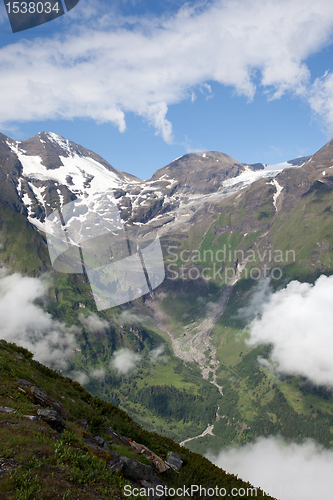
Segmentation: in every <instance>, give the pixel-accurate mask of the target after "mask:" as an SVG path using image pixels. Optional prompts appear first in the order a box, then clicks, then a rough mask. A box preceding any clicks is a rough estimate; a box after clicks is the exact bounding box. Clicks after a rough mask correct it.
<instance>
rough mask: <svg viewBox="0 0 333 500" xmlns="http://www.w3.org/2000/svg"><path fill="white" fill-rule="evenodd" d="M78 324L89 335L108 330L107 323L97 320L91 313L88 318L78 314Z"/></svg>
mask: <svg viewBox="0 0 333 500" xmlns="http://www.w3.org/2000/svg"><path fill="white" fill-rule="evenodd" d="M79 321H80V323H81V324H82V325H83V326H84V327H85V328H86V329H87V330H89V331H90V332H91V333H101V332H104V331H105V330H107V328H109V326H110V325H109V323H108V322H107V321H106V320H105V319H102V318H99V317H98V316H97V314H95V313H93V312H91V313H89V315H88V316H85V315H84V314H82V313H80V314H79Z"/></svg>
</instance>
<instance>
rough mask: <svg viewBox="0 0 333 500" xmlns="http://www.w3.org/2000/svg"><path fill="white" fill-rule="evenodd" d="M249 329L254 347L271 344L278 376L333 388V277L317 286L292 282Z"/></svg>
mask: <svg viewBox="0 0 333 500" xmlns="http://www.w3.org/2000/svg"><path fill="white" fill-rule="evenodd" d="M261 313H262V315H261V317H259V318H256V319H254V320H253V321H252V322H251V323H250V325H249V331H250V339H249V340H248V342H249V344H250V345H257V344H260V343H271V344H272V345H273V349H272V352H271V359H272V360H273V362H274V364H275V367H276V369H277V371H278V372H281V373H286V374H299V375H302V376H304V377H307V378H308V379H310V380H311V381H312V382H313V383H314V384H319V385H327V386H331V387H332V386H333V363H332V354H333V330H332V325H333V276H330V277H327V276H324V275H322V276H320V277H319V278H318V280H317V281H316V282H315V284H314V285H312V284H309V283H300V282H298V281H292V282H291V283H289V284H288V286H287V287H286V288H285V289H283V290H279V291H277V292H275V293H274V294H272V295H271V296H270V298H269V300H268V301H267V302H266V303H265V304H263V306H262V311H261Z"/></svg>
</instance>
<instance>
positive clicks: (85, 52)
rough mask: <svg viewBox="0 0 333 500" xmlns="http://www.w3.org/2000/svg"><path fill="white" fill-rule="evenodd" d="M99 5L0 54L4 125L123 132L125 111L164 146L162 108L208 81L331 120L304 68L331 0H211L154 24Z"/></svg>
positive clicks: (328, 32)
mask: <svg viewBox="0 0 333 500" xmlns="http://www.w3.org/2000/svg"><path fill="white" fill-rule="evenodd" d="M101 5H104V8H103V9H102V8H101ZM105 7H106V4H105V3H104V4H103V2H102V3H101V2H99V3H96V6H95V7H94V6H93V4H92V2H91V3H89V4H88V3H85V8H84V9H82V13H83V14H82V15H83V16H84V19H83V18H82V16H80V15H79V11H80V10H79V9H73V14H72V15H71V16H68V22H69V19H70V21H71V29H70V30H69V31H68V34H66V33H65V34H63V33H62V34H56V35H51V36H47V35H45V36H44V37H43V38H34V39H31V38H30V39H28V40H21V41H18V42H14V43H12V44H10V45H7V46H5V47H3V48H2V49H0V93H1V95H5V96H6V99H5V100H3V102H2V103H1V111H0V124H1V125H2V126H3V127H4V125H5V124H6V126H10V123H11V122H15V121H29V120H46V119H73V118H77V117H80V118H90V119H94V120H96V121H97V122H112V123H113V124H115V125H116V126H117V127H118V128H119V130H120V131H124V130H125V129H126V122H125V115H126V113H129V112H132V113H135V114H137V115H140V116H141V117H143V118H144V119H146V120H147V121H148V123H150V124H151V125H152V126H153V127H154V128H155V130H156V133H158V134H160V135H161V136H162V137H163V138H164V140H165V141H166V142H169V143H170V142H172V125H171V123H170V121H169V120H168V119H167V112H168V107H169V106H170V105H173V104H176V103H179V102H181V101H183V100H184V99H189V100H190V99H192V100H193V99H194V96H195V92H196V91H201V90H202V89H203V88H206V89H208V91H209V88H208V87H209V86H208V84H207V82H211V81H214V82H218V83H220V84H222V85H225V86H232V87H233V88H234V90H235V93H236V94H239V95H243V96H246V97H247V98H248V99H249V100H251V99H252V98H253V96H254V95H255V93H256V91H257V89H258V88H259V89H260V88H261V89H263V90H264V91H265V92H268V95H269V97H270V98H279V97H280V96H281V95H282V94H283V93H284V92H286V91H291V92H292V93H294V94H296V95H298V96H301V97H303V98H305V99H310V101H309V102H310V105H311V106H313V109H314V110H315V111H316V112H319V113H321V114H322V113H324V115H325V118H327V119H329V120H331V119H332V116H331V113H330V112H327V109H326V108H327V107H329V108H330V105H329V104H328V99H329V97H330V95H331V94H330V92H331V90H330V87H331V84H330V79H331V75H326V77H325V78H324V80H321V81H318V82H317V83H316V85H314V86H313V87H311V75H310V71H309V69H308V67H307V66H306V62H305V61H306V59H307V58H308V57H309V56H310V55H312V54H314V53H316V52H318V51H320V50H321V49H322V48H323V47H325V46H327V45H329V44H330V43H331V37H332V32H333V3H332V2H331V1H330V0H317V1H316V2H313V1H312V0H249V1H247V2H244V1H243V0H232V1H231V0H216V1H213V2H208V3H206V5H203V4H202V2H200V3H198V5H197V6H189V5H188V4H185V5H184V6H183V7H182V8H181V9H180V10H179V11H178V12H177V13H174V14H172V15H164V16H163V17H160V18H157V17H155V18H154V17H153V16H149V17H144V16H142V17H141V18H138V17H133V16H132V17H128V18H121V17H119V16H115V15H114V12H113V11H112V7H110V6H109V13H108V12H107V9H106V8H105ZM80 12H81V11H80ZM101 13H102V14H103V15H101ZM89 16H90V17H89ZM65 17H66V16H65ZM83 22H84V24H83ZM87 26H89V27H87ZM258 84H259V86H258ZM322 99H323V100H324V101H323V103H321V102H320V101H321V100H322Z"/></svg>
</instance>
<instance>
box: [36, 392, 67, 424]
mask: <svg viewBox="0 0 333 500" xmlns="http://www.w3.org/2000/svg"><path fill="white" fill-rule="evenodd" d="M30 392H31V395H32V397H33V400H34V402H35V403H36V404H38V405H41V406H44V407H46V406H51V408H53V409H54V410H55V411H56V412H58V413H59V415H60V416H61V418H63V419H64V420H67V412H66V410H65V408H64V406H63V405H62V404H61V403H59V402H58V401H57V400H56V399H54V398H53V397H52V396H50V395H49V394H47V393H46V392H44V391H43V390H42V389H40V388H39V387H35V386H34V385H33V386H32V387H30Z"/></svg>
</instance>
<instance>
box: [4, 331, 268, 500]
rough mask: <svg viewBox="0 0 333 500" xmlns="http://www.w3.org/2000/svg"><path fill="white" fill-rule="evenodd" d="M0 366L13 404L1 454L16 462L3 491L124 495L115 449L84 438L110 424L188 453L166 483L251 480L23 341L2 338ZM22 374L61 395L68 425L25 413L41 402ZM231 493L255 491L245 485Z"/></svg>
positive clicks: (164, 448) (13, 495)
mask: <svg viewBox="0 0 333 500" xmlns="http://www.w3.org/2000/svg"><path fill="white" fill-rule="evenodd" d="M0 369H1V374H2V377H1V380H0V401H1V405H2V406H6V407H10V408H13V409H15V410H16V413H15V414H14V413H3V412H2V413H1V412H0V450H1V452H0V458H2V459H6V460H7V463H9V464H10V465H11V468H12V471H8V472H6V473H5V474H2V475H0V492H1V498H5V499H8V500H11V499H13V500H23V499H25V500H39V499H48V498H49V499H52V500H55V499H59V500H60V499H65V498H76V499H86V500H88V499H89V500H91V499H95V498H96V499H97V498H98V499H101V498H103V499H112V498H119V499H120V498H124V496H123V493H122V488H123V487H124V485H125V484H126V483H127V481H126V480H125V479H123V478H122V477H121V476H119V475H118V474H117V473H112V472H111V471H110V469H108V468H107V466H106V464H107V462H108V461H109V460H110V457H111V453H110V452H108V451H107V450H94V449H91V448H89V447H87V446H86V445H85V443H84V438H91V437H92V435H93V434H97V433H98V435H99V436H101V437H103V438H105V440H107V439H108V435H107V432H106V428H107V427H108V426H112V428H113V429H114V430H115V431H116V432H117V433H118V434H121V435H125V436H128V437H130V438H131V439H133V440H135V441H136V442H138V443H141V444H144V445H145V446H147V447H148V448H149V449H150V450H152V451H153V452H154V453H155V454H157V455H159V456H160V457H162V459H165V458H166V455H167V453H168V452H169V451H174V452H177V453H179V454H180V455H181V457H182V460H183V465H182V467H181V468H180V470H179V473H178V474H176V473H173V472H172V471H169V472H167V473H164V475H161V477H162V479H163V481H165V482H166V483H167V484H168V486H169V487H175V488H177V487H182V486H190V485H191V484H197V485H202V486H203V487H208V486H211V487H214V488H215V486H219V487H221V488H222V487H223V488H226V489H227V491H231V489H232V488H244V489H245V491H246V489H247V488H249V487H251V485H250V484H249V483H245V482H243V481H241V480H240V479H237V477H236V476H233V475H230V474H226V473H225V472H224V471H223V470H221V469H219V468H218V467H216V466H214V465H213V464H211V463H210V462H209V461H208V460H207V459H205V458H203V457H201V456H200V455H197V454H195V453H191V452H190V451H189V450H187V449H185V448H181V447H180V446H179V445H177V444H176V443H175V442H173V441H172V440H171V439H169V438H166V437H162V436H159V435H158V434H156V433H153V432H148V431H146V430H144V429H142V427H140V426H139V425H138V424H136V423H135V422H134V421H133V420H131V419H130V418H129V417H128V415H126V413H125V412H124V411H122V410H120V409H119V408H117V407H116V406H114V405H112V404H111V403H107V402H105V401H102V400H100V399H99V398H97V397H94V396H92V395H91V394H89V393H88V392H87V391H86V390H85V389H83V388H82V387H81V386H80V385H79V384H78V383H77V382H73V381H72V380H70V379H68V378H64V377H62V376H61V375H59V374H58V373H56V372H54V371H52V370H50V369H48V368H46V367H45V366H43V365H41V364H39V363H36V362H35V361H33V360H32V354H31V353H29V351H27V350H25V349H23V348H20V347H17V346H16V345H14V344H8V343H6V342H5V341H1V342H0ZM20 378H24V379H25V380H27V381H28V382H31V383H32V384H34V385H35V386H38V387H41V388H42V389H43V390H44V391H46V392H47V393H48V394H49V395H52V396H53V397H54V398H55V399H56V400H58V401H59V402H61V404H62V405H63V406H64V407H65V409H66V411H67V415H68V419H67V420H66V425H67V429H66V430H64V431H62V433H59V432H58V431H56V430H54V429H52V428H51V427H49V426H48V425H47V424H45V423H43V422H42V421H38V420H37V421H32V420H30V419H27V418H26V417H25V416H24V415H27V414H30V415H35V414H36V408H35V405H34V404H33V402H32V401H31V399H30V397H29V393H28V391H27V390H24V389H22V387H20V385H19V384H18V380H19V379H20ZM82 418H84V419H87V420H88V425H89V431H87V430H85V429H84V427H83V426H82V423H81V422H80V421H79V419H82ZM110 446H111V449H113V450H117V451H118V452H119V451H120V452H121V453H123V452H124V450H123V449H122V448H121V449H120V448H119V446H118V445H116V444H115V443H112V442H110ZM128 453H129V452H128ZM140 457H141V455H135V459H136V460H143V462H145V461H146V459H145V458H144V457H142V458H140ZM129 458H132V457H129ZM256 497H257V498H263V492H261V491H260V490H258V491H257V495H256ZM233 498H236V499H237V498H238V499H240V498H250V497H248V496H244V494H243V492H241V493H240V494H239V495H238V496H233ZM265 498H270V497H267V496H265Z"/></svg>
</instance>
